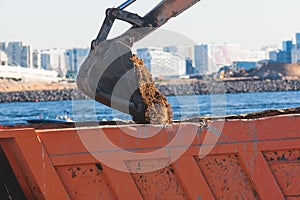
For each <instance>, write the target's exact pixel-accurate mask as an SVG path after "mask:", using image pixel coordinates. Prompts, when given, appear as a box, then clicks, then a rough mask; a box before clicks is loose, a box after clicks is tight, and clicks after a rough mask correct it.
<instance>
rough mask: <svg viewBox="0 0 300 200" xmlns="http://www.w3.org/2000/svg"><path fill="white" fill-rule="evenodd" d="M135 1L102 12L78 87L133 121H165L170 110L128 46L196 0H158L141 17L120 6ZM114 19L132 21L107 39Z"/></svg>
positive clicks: (145, 68) (130, 1)
mask: <svg viewBox="0 0 300 200" xmlns="http://www.w3.org/2000/svg"><path fill="white" fill-rule="evenodd" d="M135 1H136V0H127V1H126V2H125V3H123V4H122V5H120V6H119V7H117V8H110V9H107V11H106V18H105V20H104V22H103V24H102V27H101V29H100V31H99V33H98V35H97V38H96V39H95V40H93V41H92V45H91V51H90V53H89V55H88V57H87V58H86V60H85V61H84V63H83V64H82V65H81V67H80V69H79V72H78V75H77V80H76V82H77V85H78V88H79V89H80V90H81V91H82V92H83V93H85V94H86V95H87V96H89V97H90V98H92V99H95V100H96V101H98V102H100V103H103V104H105V105H107V106H109V107H112V108H114V109H117V110H119V111H121V112H124V113H127V114H130V115H132V116H133V120H134V121H135V122H137V123H151V124H166V123H170V122H171V118H172V110H171V106H170V105H169V104H168V102H167V99H166V98H165V97H164V96H163V95H162V94H161V93H160V92H159V91H158V89H157V88H156V87H155V85H154V82H153V80H152V76H151V74H150V73H149V72H148V70H147V67H146V66H145V65H144V62H143V61H142V60H141V59H138V58H137V57H133V55H132V53H131V49H130V48H131V47H132V45H133V43H134V42H137V41H139V40H141V39H142V38H144V37H145V36H146V35H148V34H150V33H151V32H153V31H154V30H156V29H157V28H159V27H160V26H162V25H163V24H165V23H166V22H167V21H168V20H169V19H170V18H172V17H176V16H177V15H179V14H180V13H182V12H183V11H185V10H186V9H188V8H189V7H191V6H192V5H194V4H195V3H197V2H198V1H200V0H186V1H182V0H162V1H161V2H160V3H159V4H158V5H157V6H156V7H155V8H154V9H152V10H151V11H150V12H149V13H148V14H146V15H145V16H144V17H140V16H139V15H137V14H133V13H130V12H128V11H125V10H124V9H125V8H126V7H128V6H129V5H130V4H132V3H133V2H135ZM116 19H119V20H123V21H125V22H128V23H130V24H132V27H131V28H130V29H129V30H127V31H126V32H125V33H123V34H122V35H121V36H119V37H117V38H115V39H112V40H107V36H108V34H109V32H110V30H111V27H112V25H113V23H114V21H115V20H116Z"/></svg>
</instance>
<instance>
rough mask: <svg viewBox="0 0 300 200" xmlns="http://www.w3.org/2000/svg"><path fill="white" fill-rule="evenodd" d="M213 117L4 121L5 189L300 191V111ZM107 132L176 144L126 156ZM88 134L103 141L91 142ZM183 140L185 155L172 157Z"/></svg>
mask: <svg viewBox="0 0 300 200" xmlns="http://www.w3.org/2000/svg"><path fill="white" fill-rule="evenodd" d="M200 124H201V125H200ZM208 124H209V126H210V127H214V129H211V128H208V127H209V126H207V124H205V123H202V122H201V121H199V123H195V122H194V123H188V122H185V123H177V124H174V125H170V126H144V125H133V124H131V125H112V126H108V125H106V126H95V127H81V128H61V129H58V128H54V129H53V128H49V127H48V128H49V129H34V128H9V129H2V130H1V131H0V144H1V148H0V159H1V170H0V175H1V187H2V189H1V191H0V192H2V194H1V196H2V195H6V196H7V197H9V196H10V197H12V198H13V199H14V198H17V199H22V198H27V199H49V200H50V199H61V200H63V199H76V200H79V199H89V200H92V199H196V200H199V199H289V200H295V199H300V125H299V124H300V116H299V115H298V114H287V115H279V116H271V117H268V116H264V117H260V118H255V119H245V118H244V119H218V120H212V121H209V122H208ZM45 127H46V126H45ZM178 130H180V133H179V134H180V135H181V137H182V138H185V137H189V136H190V135H191V134H192V133H195V130H197V131H196V133H195V135H194V136H195V137H194V138H193V140H192V141H191V144H189V145H186V146H184V145H183V146H182V145H173V146H172V140H173V139H174V138H176V137H179V136H178ZM99 132H101V133H103V134H104V135H105V137H107V138H108V139H109V141H111V142H112V143H113V144H114V145H115V146H117V147H120V149H123V150H124V149H126V151H128V152H131V153H139V154H147V153H149V152H152V151H156V150H159V149H161V148H163V147H165V146H167V145H168V144H169V146H168V148H167V149H165V152H166V153H165V154H164V153H162V154H157V155H156V156H157V157H155V156H153V155H152V156H146V157H145V158H144V159H141V158H139V157H138V156H137V157H135V156H132V157H130V156H129V157H126V159H125V161H124V157H121V156H120V152H119V151H114V150H113V149H112V148H111V147H110V146H109V145H107V146H105V144H104V143H103V142H104V141H97V140H96V139H97V138H98V135H99ZM140 133H143V134H147V136H150V135H151V134H153V135H151V137H148V138H147V137H145V138H143V139H140V138H137V137H136V136H137V135H136V134H140ZM218 134H220V135H218ZM85 137H86V138H92V140H94V141H96V142H95V143H93V144H92V146H89V145H87V144H86V142H85V139H84V138H85ZM207 138H209V140H210V141H208V140H207ZM214 141H216V142H214ZM170 144H171V145H170ZM182 148H184V152H183V153H182V155H180V156H179V158H178V159H175V160H174V161H172V162H170V163H169V162H166V161H170V155H171V154H172V153H173V154H176V152H177V151H181V150H182ZM206 151H207V152H209V153H208V154H207V155H206V154H205V152H206ZM199 152H200V153H199ZM99 155H104V157H101V156H100V157H99ZM105 155H106V156H108V157H109V158H110V159H109V160H110V162H111V163H119V164H120V163H124V162H125V163H126V167H127V168H128V169H130V172H124V171H123V172H122V171H118V170H117V169H114V167H115V166H116V165H114V164H113V165H111V166H108V165H109V164H108V165H107V157H105ZM105 158H106V160H105ZM168 159H169V160H168ZM164 165H165V166H164ZM116 168H117V167H116ZM156 168H157V169H156ZM152 169H154V170H152ZM3 188H4V189H3ZM18 197H19V198H18ZM1 199H2V198H1ZM7 199H9V198H7Z"/></svg>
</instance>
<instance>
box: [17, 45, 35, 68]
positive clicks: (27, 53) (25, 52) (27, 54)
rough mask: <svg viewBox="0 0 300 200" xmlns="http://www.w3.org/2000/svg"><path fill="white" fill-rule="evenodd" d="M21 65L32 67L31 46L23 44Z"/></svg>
mask: <svg viewBox="0 0 300 200" xmlns="http://www.w3.org/2000/svg"><path fill="white" fill-rule="evenodd" d="M20 65H21V67H27V68H32V67H33V65H32V49H31V47H30V46H22V50H21V63H20Z"/></svg>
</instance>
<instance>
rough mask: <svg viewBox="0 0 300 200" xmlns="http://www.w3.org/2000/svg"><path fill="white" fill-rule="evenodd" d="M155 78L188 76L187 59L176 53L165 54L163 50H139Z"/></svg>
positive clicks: (158, 48) (138, 52) (140, 55)
mask: <svg viewBox="0 0 300 200" xmlns="http://www.w3.org/2000/svg"><path fill="white" fill-rule="evenodd" d="M137 55H138V57H139V58H142V59H143V60H144V62H145V65H146V66H147V67H148V70H149V72H150V73H151V74H152V77H153V78H160V77H177V76H183V75H186V59H185V57H182V56H180V55H178V54H176V53H171V52H165V51H164V49H163V48H160V47H155V48H143V49H137Z"/></svg>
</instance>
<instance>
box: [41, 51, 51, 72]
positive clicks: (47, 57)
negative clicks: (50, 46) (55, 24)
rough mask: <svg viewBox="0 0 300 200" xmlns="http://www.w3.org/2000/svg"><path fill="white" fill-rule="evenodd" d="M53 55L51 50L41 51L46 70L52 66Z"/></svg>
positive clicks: (42, 62) (43, 65) (42, 63)
mask: <svg viewBox="0 0 300 200" xmlns="http://www.w3.org/2000/svg"><path fill="white" fill-rule="evenodd" d="M50 57H51V55H50V52H49V50H46V51H42V52H41V67H42V68H43V69H45V70H49V69H50V68H51V59H50Z"/></svg>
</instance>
